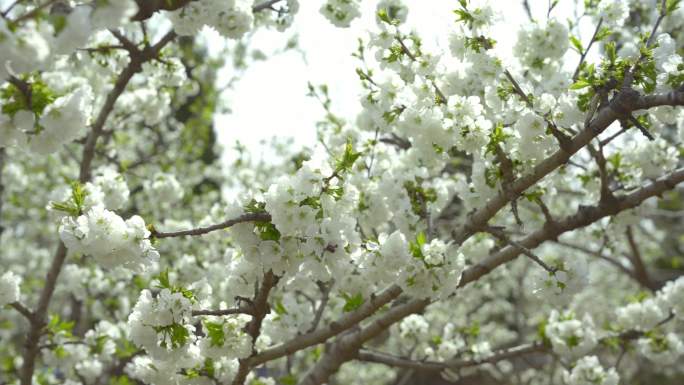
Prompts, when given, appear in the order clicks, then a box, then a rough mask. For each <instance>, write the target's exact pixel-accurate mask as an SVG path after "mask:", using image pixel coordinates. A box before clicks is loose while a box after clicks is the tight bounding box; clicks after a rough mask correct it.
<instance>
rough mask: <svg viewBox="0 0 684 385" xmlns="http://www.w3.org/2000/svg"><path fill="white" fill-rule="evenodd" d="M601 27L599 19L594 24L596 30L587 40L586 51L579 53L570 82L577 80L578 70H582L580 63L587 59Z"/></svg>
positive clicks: (601, 21) (601, 20)
mask: <svg viewBox="0 0 684 385" xmlns="http://www.w3.org/2000/svg"><path fill="white" fill-rule="evenodd" d="M602 25H603V18H600V19H599V21H598V23H597V24H596V29H594V34H593V35H592V36H591V40H589V45H587V49H585V50H584V52H580V55H581V56H580V60H579V63H577V68H575V73H574V74H572V81H573V82H576V81H577V78H578V77H579V73H580V70H581V69H582V63H584V59H585V58H586V57H587V54H588V53H589V50H590V49H591V46H592V45H594V42H595V41H596V36H597V35H598V33H599V31H600V30H601V26H602Z"/></svg>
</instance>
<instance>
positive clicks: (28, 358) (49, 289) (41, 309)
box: [20, 242, 67, 385]
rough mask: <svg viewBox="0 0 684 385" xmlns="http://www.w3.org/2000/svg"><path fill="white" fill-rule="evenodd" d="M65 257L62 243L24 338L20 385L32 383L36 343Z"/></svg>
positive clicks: (36, 350)
mask: <svg viewBox="0 0 684 385" xmlns="http://www.w3.org/2000/svg"><path fill="white" fill-rule="evenodd" d="M66 255H67V249H66V246H64V243H62V242H60V243H59V246H58V247H57V251H56V253H55V256H54V258H53V259H52V265H50V270H49V271H48V273H47V276H46V277H45V286H44V287H43V291H42V292H41V293H40V299H39V300H38V307H37V308H36V310H35V311H34V312H33V318H32V319H31V328H30V329H29V332H28V335H27V336H26V342H25V345H24V348H25V350H24V355H23V359H24V363H23V366H22V368H21V376H20V381H21V385H31V383H32V379H33V371H34V368H35V365H36V356H37V355H38V351H39V344H38V343H39V341H40V336H41V334H42V331H43V327H44V326H45V325H46V316H47V310H48V305H49V304H50V300H51V299H52V294H53V293H54V292H55V286H56V285H57V277H58V276H59V273H60V272H61V270H62V265H63V264H64V260H65V259H66Z"/></svg>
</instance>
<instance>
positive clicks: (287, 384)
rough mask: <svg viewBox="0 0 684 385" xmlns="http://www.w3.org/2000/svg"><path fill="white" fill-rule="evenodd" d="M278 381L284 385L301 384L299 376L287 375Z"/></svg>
mask: <svg viewBox="0 0 684 385" xmlns="http://www.w3.org/2000/svg"><path fill="white" fill-rule="evenodd" d="M278 381H279V382H280V383H281V384H282V385H297V383H298V382H299V380H298V379H297V376H295V375H294V374H287V375H285V376H282V377H280V378H279V379H278Z"/></svg>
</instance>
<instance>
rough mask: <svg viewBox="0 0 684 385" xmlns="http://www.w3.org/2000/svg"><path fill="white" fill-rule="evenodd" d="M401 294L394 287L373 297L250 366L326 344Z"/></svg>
mask: <svg viewBox="0 0 684 385" xmlns="http://www.w3.org/2000/svg"><path fill="white" fill-rule="evenodd" d="M400 294H401V288H400V287H399V286H397V285H393V286H391V287H389V288H387V289H385V290H383V291H382V292H380V293H379V294H377V295H372V296H371V298H369V299H368V301H366V302H365V303H364V304H363V305H361V306H360V307H359V308H358V309H357V310H355V311H353V312H351V313H347V314H345V315H344V316H342V317H341V318H340V319H338V320H337V321H333V322H331V323H330V324H328V325H327V326H326V327H324V328H320V329H318V330H316V331H314V332H311V333H307V334H303V335H301V336H297V337H295V338H294V339H293V340H291V341H288V342H285V343H283V344H280V345H278V346H274V347H272V348H270V349H267V350H264V351H263V352H261V353H259V354H257V355H256V356H253V357H250V358H249V359H248V361H249V364H250V366H252V367H253V366H256V365H260V364H263V363H264V362H268V361H271V360H274V359H276V358H280V357H284V356H286V355H288V354H292V353H294V352H296V351H299V350H301V349H304V348H308V347H309V346H313V345H316V344H320V343H322V342H325V341H326V340H328V339H329V338H331V337H334V336H336V335H338V334H340V333H342V332H343V331H345V330H348V329H350V328H352V327H354V326H356V325H357V324H358V323H359V322H361V321H363V320H364V319H366V318H368V317H370V316H371V315H372V314H373V313H375V312H376V311H377V310H378V309H380V308H381V307H383V306H384V305H386V304H388V303H389V302H391V301H392V300H394V299H395V298H397V297H398V296H399V295H400Z"/></svg>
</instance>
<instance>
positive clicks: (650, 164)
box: [623, 137, 679, 180]
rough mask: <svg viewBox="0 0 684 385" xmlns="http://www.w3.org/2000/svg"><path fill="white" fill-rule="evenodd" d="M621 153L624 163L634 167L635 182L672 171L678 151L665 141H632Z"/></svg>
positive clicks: (676, 161)
mask: <svg viewBox="0 0 684 385" xmlns="http://www.w3.org/2000/svg"><path fill="white" fill-rule="evenodd" d="M626 147H627V148H625V149H624V151H623V158H624V159H625V163H627V164H630V165H632V166H633V167H636V170H635V171H634V176H635V177H636V178H637V180H643V179H655V178H658V177H659V176H661V175H663V174H665V173H667V172H670V171H672V170H674V169H675V168H676V167H677V164H678V162H679V151H678V150H677V148H676V147H674V146H672V145H671V144H670V143H668V142H667V141H666V140H665V139H663V138H661V137H658V138H656V140H652V141H651V140H639V141H634V142H633V144H632V145H631V146H626Z"/></svg>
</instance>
